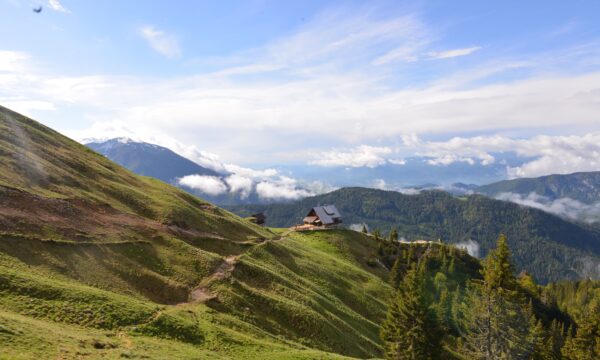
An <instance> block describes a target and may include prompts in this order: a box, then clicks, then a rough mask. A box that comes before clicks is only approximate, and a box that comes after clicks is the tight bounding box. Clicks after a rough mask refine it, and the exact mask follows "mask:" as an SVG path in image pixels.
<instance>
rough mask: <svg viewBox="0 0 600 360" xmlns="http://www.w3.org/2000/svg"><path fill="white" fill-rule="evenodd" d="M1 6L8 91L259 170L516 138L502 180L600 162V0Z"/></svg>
mask: <svg viewBox="0 0 600 360" xmlns="http://www.w3.org/2000/svg"><path fill="white" fill-rule="evenodd" d="M38 5H42V6H43V11H42V12H41V13H39V14H36V13H34V12H32V11H31V9H32V8H33V7H35V6H38ZM0 14H1V16H2V21H0V31H1V32H2V34H5V35H4V36H2V37H1V38H0V104H2V105H4V106H7V107H9V108H12V109H14V110H17V111H20V112H23V113H25V114H27V115H30V116H32V117H34V118H35V119H37V120H39V121H41V122H43V123H45V124H47V125H49V126H51V127H53V128H55V129H57V130H59V131H61V132H63V133H66V134H68V135H70V136H73V137H75V138H77V139H79V140H81V139H82V138H87V137H110V136H129V137H134V138H140V139H143V140H147V141H153V142H157V143H160V144H162V145H167V146H169V147H171V148H173V149H175V150H176V151H178V152H180V153H182V154H185V155H186V156H189V157H191V158H194V159H196V160H197V161H199V162H201V163H210V162H213V163H219V164H238V165H237V166H238V167H240V166H243V167H254V168H265V167H270V166H278V165H281V166H287V167H290V166H310V167H316V168H319V167H322V168H328V169H329V168H336V167H340V168H366V169H369V168H376V167H379V166H398V167H401V166H403V163H404V162H405V159H407V158H409V157H414V156H418V157H425V158H424V159H425V160H424V161H425V162H426V163H427V165H428V166H438V167H444V166H450V165H452V164H455V163H462V164H473V165H478V166H488V165H489V166H492V165H494V166H498V165H499V164H500V162H501V158H500V157H499V156H498V154H502V153H508V152H510V153H512V154H513V155H515V156H517V157H521V158H522V159H523V163H522V164H520V165H518V166H508V165H507V166H506V176H507V177H519V176H537V175H543V174H547V173H554V172H562V173H565V172H573V171H580V170H598V169H600V160H599V159H600V145H598V144H600V118H599V115H598V114H600V23H599V22H598V21H597V20H598V14H600V2H598V1H570V2H566V1H441V0H439V1H410V2H408V1H406V2H403V1H376V2H364V1H258V0H256V1H178V2H177V3H176V4H175V2H173V1H168V2H167V1H101V2H91V1H69V0H50V1H29V0H0ZM215 154H216V155H215ZM217 156H218V157H217Z"/></svg>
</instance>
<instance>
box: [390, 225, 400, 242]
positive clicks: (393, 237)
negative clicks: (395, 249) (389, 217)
mask: <svg viewBox="0 0 600 360" xmlns="http://www.w3.org/2000/svg"><path fill="white" fill-rule="evenodd" d="M389 240H390V242H391V243H395V242H396V241H398V230H396V229H395V228H394V229H392V231H390V235H389Z"/></svg>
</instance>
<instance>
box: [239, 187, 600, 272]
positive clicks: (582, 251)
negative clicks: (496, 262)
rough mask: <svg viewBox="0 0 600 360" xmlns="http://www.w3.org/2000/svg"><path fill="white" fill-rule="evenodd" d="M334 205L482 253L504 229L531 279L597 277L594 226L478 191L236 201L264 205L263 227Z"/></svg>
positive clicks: (407, 233)
mask: <svg viewBox="0 0 600 360" xmlns="http://www.w3.org/2000/svg"><path fill="white" fill-rule="evenodd" d="M323 204H335V205H336V207H337V208H338V209H339V210H340V212H341V214H342V216H343V218H344V223H345V225H346V226H349V225H351V224H363V223H364V224H367V225H368V226H369V228H370V229H371V230H374V229H379V230H381V231H383V232H388V231H390V230H391V229H393V228H396V229H397V230H398V233H399V234H400V236H401V237H404V238H406V239H408V240H415V239H432V240H437V239H441V240H442V241H444V242H449V243H460V242H466V241H469V240H473V241H476V242H477V243H478V245H479V246H480V256H485V255H486V254H487V252H488V251H489V249H491V248H492V247H493V245H494V242H495V240H496V238H497V236H498V234H500V233H504V234H506V235H507V237H508V239H509V242H510V243H509V245H510V247H511V249H512V250H513V254H514V260H515V263H516V265H517V268H518V270H523V269H524V270H527V271H528V272H529V273H530V274H532V275H533V276H534V277H535V278H536V280H537V281H539V282H542V283H546V282H550V281H556V280H560V279H579V278H587V277H593V278H598V277H600V273H598V269H599V267H598V265H599V264H600V231H599V230H597V229H594V228H589V227H586V226H584V225H579V224H575V223H571V222H568V221H565V220H563V219H560V218H558V217H556V216H554V215H551V214H548V213H545V212H543V211H540V210H536V209H533V208H527V207H522V206H519V205H517V204H513V203H509V202H504V201H498V200H493V199H490V198H487V197H484V196H481V195H474V196H466V197H461V198H457V197H454V196H451V195H449V194H447V193H444V192H441V191H425V192H422V193H420V194H418V195H405V194H401V193H398V192H394V191H382V190H375V189H365V188H344V189H340V190H337V191H334V192H331V193H328V194H324V195H318V196H315V197H310V198H306V199H303V200H300V201H298V202H295V203H289V204H273V205H265V206H238V207H231V208H230V210H232V211H234V212H236V213H238V214H239V215H241V216H248V215H249V214H252V213H255V212H261V211H262V212H264V213H265V215H266V217H267V224H268V225H269V226H290V225H293V224H294V223H297V222H299V221H301V220H302V218H303V217H304V216H305V215H306V212H307V211H308V209H310V208H311V207H313V206H316V205H323Z"/></svg>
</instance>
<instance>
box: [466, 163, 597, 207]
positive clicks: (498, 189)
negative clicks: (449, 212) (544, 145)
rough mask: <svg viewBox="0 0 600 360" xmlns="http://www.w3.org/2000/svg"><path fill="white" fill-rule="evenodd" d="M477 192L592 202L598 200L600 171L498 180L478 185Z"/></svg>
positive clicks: (492, 194) (491, 194) (489, 194)
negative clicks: (533, 194) (534, 195)
mask: <svg viewBox="0 0 600 360" xmlns="http://www.w3.org/2000/svg"><path fill="white" fill-rule="evenodd" d="M477 192H479V193H482V194H485V195H488V196H496V195H499V194H501V193H515V194H521V195H528V194H530V193H535V194H538V195H541V196H545V197H548V198H550V199H560V198H570V199H573V200H577V201H580V202H582V203H584V204H594V203H597V202H600V171H596V172H580V173H574V174H567V175H558V174H557V175H548V176H541V177H537V178H522V179H514V180H505V181H499V182H495V183H492V184H488V185H483V186H480V187H478V188H477Z"/></svg>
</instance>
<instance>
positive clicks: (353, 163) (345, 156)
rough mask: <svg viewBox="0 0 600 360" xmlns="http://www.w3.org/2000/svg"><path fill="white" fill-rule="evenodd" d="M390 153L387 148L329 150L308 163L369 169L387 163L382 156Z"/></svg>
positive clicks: (369, 147) (366, 146) (360, 147)
mask: <svg viewBox="0 0 600 360" xmlns="http://www.w3.org/2000/svg"><path fill="white" fill-rule="evenodd" d="M391 153H392V149H391V148H389V147H377V146H368V145H361V146H358V147H356V148H353V149H344V150H331V151H325V152H322V153H320V154H317V155H315V159H314V160H312V161H311V162H310V163H311V164H314V165H319V166H343V167H370V168H374V167H377V166H380V165H383V164H385V163H386V162H387V160H386V159H385V157H384V155H388V154H391Z"/></svg>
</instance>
